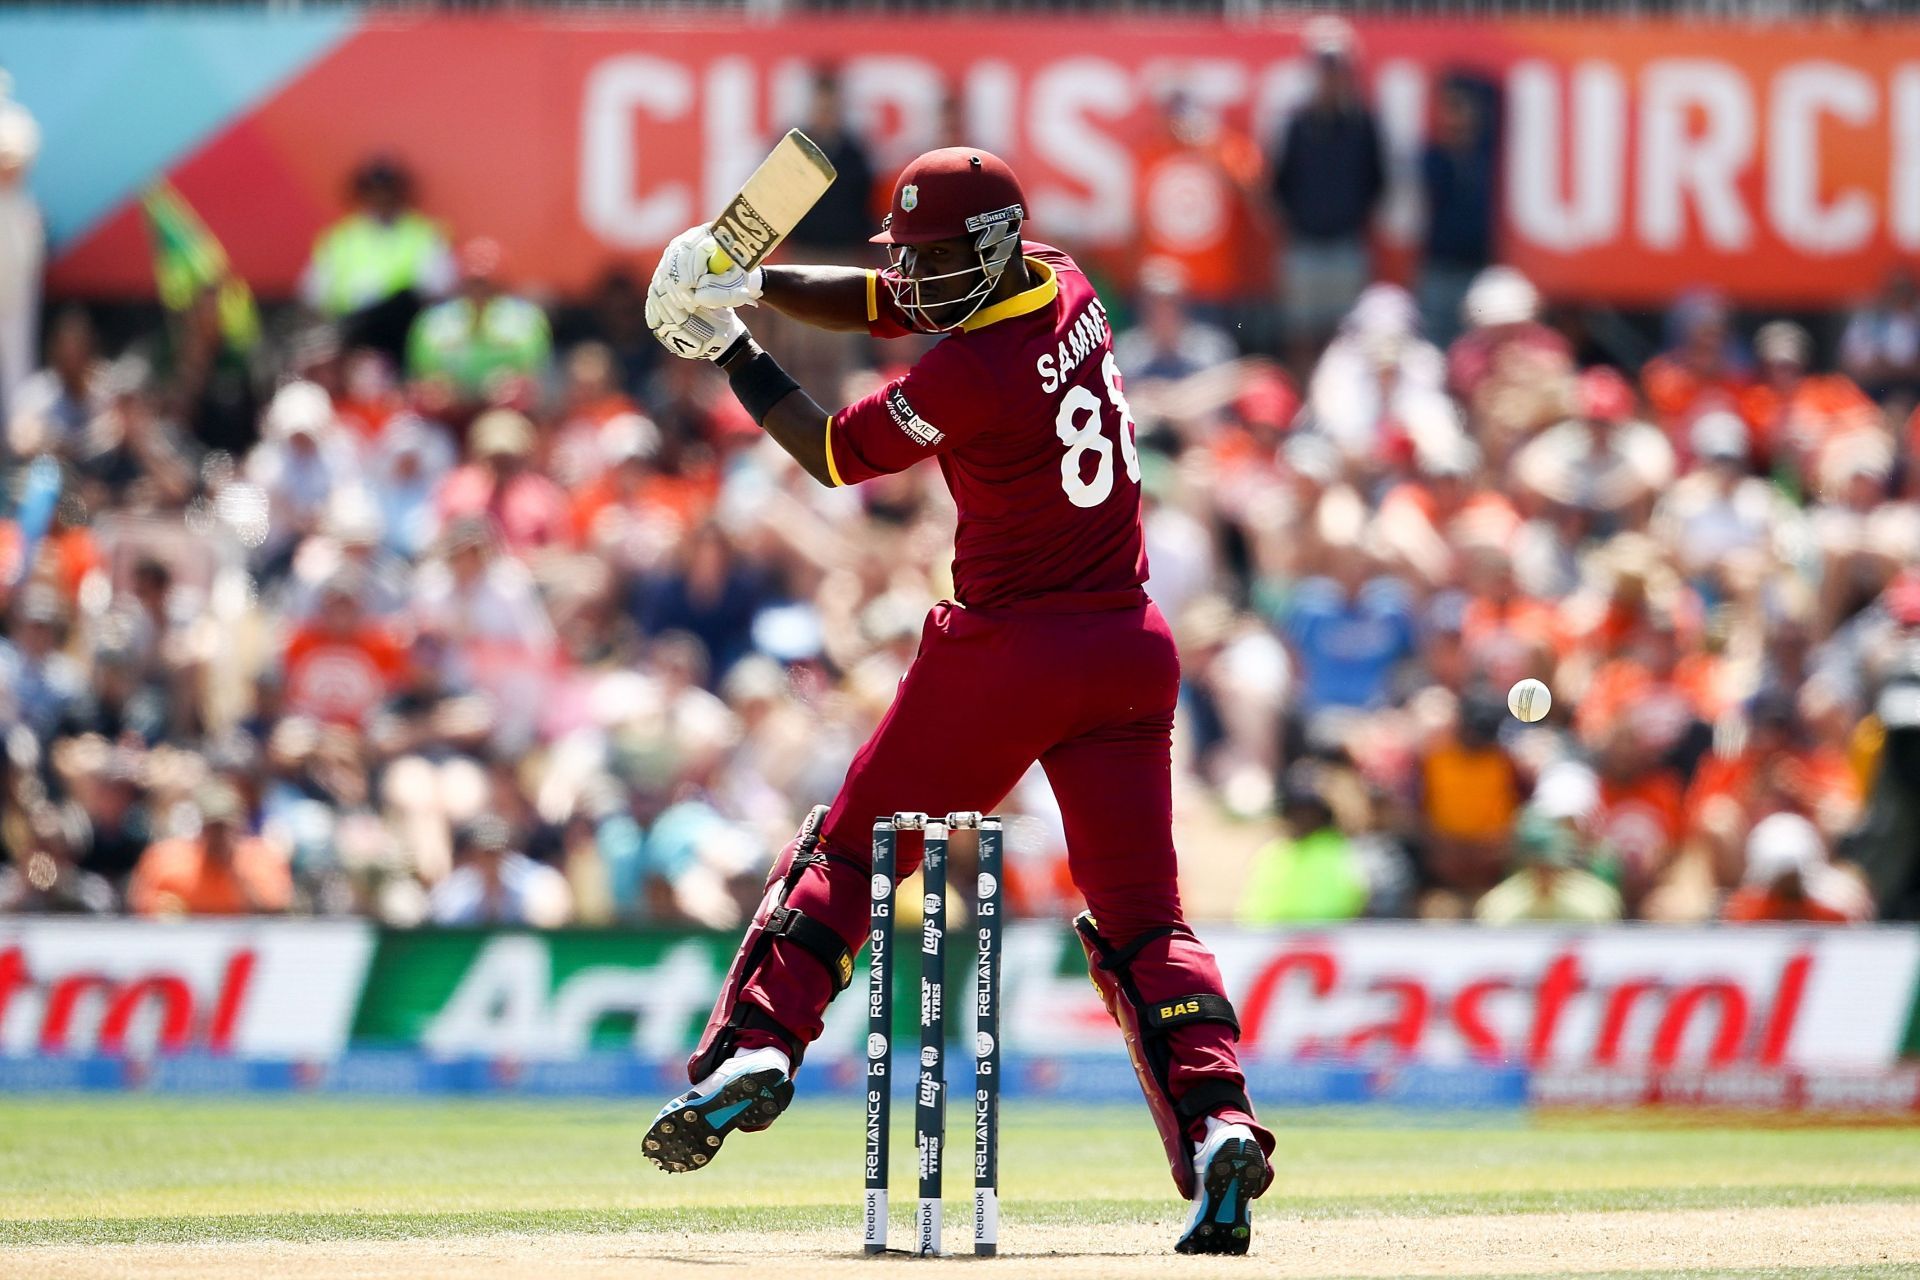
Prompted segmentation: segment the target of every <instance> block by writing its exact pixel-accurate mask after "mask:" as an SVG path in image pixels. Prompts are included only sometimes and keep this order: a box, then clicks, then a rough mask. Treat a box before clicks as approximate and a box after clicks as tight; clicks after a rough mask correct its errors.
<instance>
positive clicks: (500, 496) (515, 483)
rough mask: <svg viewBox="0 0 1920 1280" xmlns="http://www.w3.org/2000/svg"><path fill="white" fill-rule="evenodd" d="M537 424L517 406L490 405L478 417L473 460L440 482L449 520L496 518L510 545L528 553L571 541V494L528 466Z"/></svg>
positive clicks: (444, 519)
mask: <svg viewBox="0 0 1920 1280" xmlns="http://www.w3.org/2000/svg"><path fill="white" fill-rule="evenodd" d="M532 453H533V423H531V422H529V421H528V420H527V416H526V415H525V414H523V413H521V412H520V411H519V410H517V409H489V410H487V412H485V413H483V414H481V415H480V416H479V417H478V418H476V419H474V423H473V435H472V441H471V454H472V457H473V461H471V462H469V463H467V464H466V465H465V466H463V467H461V468H459V469H458V470H457V471H455V472H454V473H453V474H452V475H449V476H448V477H447V478H446V480H445V481H444V482H442V484H441V486H440V496H439V502H438V505H439V508H440V520H441V523H442V524H443V525H450V524H452V523H454V522H455V521H457V520H459V519H461V518H463V517H467V516H486V517H490V518H491V519H492V521H493V524H494V525H495V527H496V528H497V529H498V530H499V532H500V537H501V540H502V541H503V542H505V543H506V545H507V547H508V549H509V550H511V551H513V552H515V553H516V554H520V555H526V554H528V553H530V552H534V551H539V550H541V549H543V548H547V547H555V546H559V545H561V544H562V543H563V542H565V541H567V540H568V538H567V535H568V533H569V532H570V525H569V522H568V520H567V498H566V495H565V494H564V493H562V492H561V491H560V488H559V486H558V485H556V484H554V483H553V481H551V480H549V479H547V478H546V477H545V476H543V475H541V474H540V473H539V472H538V471H535V470H533V469H532V468H531V467H530V466H529V465H528V458H529V455H531V454H532Z"/></svg>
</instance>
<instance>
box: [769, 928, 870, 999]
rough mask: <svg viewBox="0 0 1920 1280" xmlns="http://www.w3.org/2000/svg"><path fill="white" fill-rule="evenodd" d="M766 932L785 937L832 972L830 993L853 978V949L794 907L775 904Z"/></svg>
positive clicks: (836, 992) (838, 990) (836, 990)
mask: <svg viewBox="0 0 1920 1280" xmlns="http://www.w3.org/2000/svg"><path fill="white" fill-rule="evenodd" d="M767 936H768V937H770V938H785V939H787V940H788V941H789V942H793V943H797V944H798V945H799V947H800V949H801V950H803V951H805V952H807V953H808V954H810V955H812V956H813V958H814V959H816V960H818V961H819V962H820V963H821V964H823V965H825V966H826V967H827V972H828V973H830V974H832V975H833V981H834V994H836V995H838V994H839V993H840V992H842V991H845V990H846V989H847V985H848V984H849V983H851V982H852V981H853V952H851V951H849V950H848V949H847V944H846V943H844V942H842V941H841V940H840V935H839V934H837V933H835V932H834V931H833V930H831V929H829V928H828V927H827V926H826V925H823V924H821V923H820V922H819V921H818V920H814V919H811V918H809V917H808V916H806V915H805V914H803V913H802V912H801V911H799V910H798V909H797V908H794V907H775V908H774V909H773V911H772V912H771V913H770V914H769V915H768V916H767Z"/></svg>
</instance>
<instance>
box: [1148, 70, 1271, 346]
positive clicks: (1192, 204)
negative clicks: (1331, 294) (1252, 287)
mask: <svg viewBox="0 0 1920 1280" xmlns="http://www.w3.org/2000/svg"><path fill="white" fill-rule="evenodd" d="M1158 126H1159V127H1158V128H1156V129H1155V130H1154V133H1153V136H1152V137H1150V138H1148V139H1146V140H1145V141H1144V145H1143V146H1141V147H1140V148H1139V149H1138V150H1137V151H1136V153H1135V154H1136V164H1137V166H1138V167H1137V169H1136V170H1135V172H1136V174H1137V175H1138V176H1137V178H1136V182H1137V187H1136V189H1137V190H1138V192H1139V207H1138V217H1137V223H1136V225H1137V226H1138V227H1139V238H1138V239H1137V240H1136V241H1135V242H1134V243H1132V244H1130V245H1129V246H1128V257H1129V259H1130V260H1131V262H1133V263H1143V262H1147V261H1151V260H1154V259H1159V260H1162V261H1166V262H1171V263H1173V264H1174V265H1175V266H1177V268H1178V270H1179V274H1180V278H1181V280H1182V282H1183V284H1184V286H1185V292H1186V294H1187V296H1188V297H1190V298H1191V299H1192V300H1193V301H1194V302H1196V303H1199V304H1200V305H1201V306H1203V307H1206V308H1208V309H1209V310H1210V312H1211V314H1213V315H1215V316H1218V315H1221V314H1223V312H1222V308H1224V307H1226V306H1228V305H1231V304H1233V303H1238V302H1245V301H1246V300H1247V292H1248V291H1247V282H1248V281H1249V280H1265V279H1266V278H1267V273H1268V271H1269V270H1270V267H1269V264H1268V261H1267V258H1268V254H1269V252H1270V250H1271V248H1272V236H1271V234H1270V233H1269V229H1268V226H1267V225H1266V223H1265V221H1264V220H1263V219H1262V218H1261V216H1260V214H1259V213H1257V212H1256V207H1257V204H1258V200H1257V196H1258V194H1259V187H1260V176H1261V171H1262V168H1263V162H1262V159H1261V156H1260V148H1259V147H1258V146H1256V145H1255V144H1254V141H1253V139H1251V138H1249V137H1247V136H1246V135H1245V134H1243V133H1240V132H1239V131H1237V130H1235V129H1233V128H1231V127H1229V126H1228V125H1226V124H1225V123H1224V122H1223V121H1222V120H1221V119H1220V118H1219V115H1218V114H1217V113H1216V112H1215V111H1213V110H1211V109H1209V108H1208V107H1206V106H1204V105H1203V104H1201V103H1200V102H1198V101H1196V100H1195V99H1194V97H1193V95H1192V94H1190V93H1186V92H1184V91H1175V92H1174V93H1171V94H1169V95H1168V96H1167V98H1166V101H1165V103H1164V105H1163V108H1162V111H1161V118H1160V120H1159V121H1158Z"/></svg>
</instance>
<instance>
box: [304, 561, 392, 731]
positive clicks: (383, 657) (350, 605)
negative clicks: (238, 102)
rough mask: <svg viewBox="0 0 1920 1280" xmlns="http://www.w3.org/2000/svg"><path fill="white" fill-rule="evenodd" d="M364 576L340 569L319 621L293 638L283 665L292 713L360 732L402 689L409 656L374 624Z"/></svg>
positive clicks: (324, 596) (323, 598)
mask: <svg viewBox="0 0 1920 1280" xmlns="http://www.w3.org/2000/svg"><path fill="white" fill-rule="evenodd" d="M364 589H365V581H364V579H363V578H362V577H361V575H360V573H359V571H357V570H355V569H351V568H347V569H340V570H337V571H336V572H335V573H334V574H333V576H332V577H330V578H328V579H327V581H326V584H325V585H324V586H322V587H321V589H320V600H319V608H318V610H317V611H316V613H315V615H314V617H313V618H312V619H311V620H310V621H308V622H307V623H306V624H305V625H303V626H301V627H300V628H299V630H297V631H295V632H294V633H293V636H292V638H291V639H289V640H288V642H287V650H286V655H285V658H284V660H283V667H284V671H285V688H286V709H287V711H288V712H290V713H292V714H294V715H304V716H312V717H313V718H314V719H316V720H322V721H325V722H326V723H328V724H339V725H348V726H351V727H354V728H359V727H361V726H363V725H365V724H366V722H367V717H368V716H370V715H372V714H373V713H374V712H375V711H377V710H378V709H379V707H380V705H381V703H383V702H385V701H386V699H387V696H388V695H389V694H390V693H391V692H392V691H393V690H394V689H395V688H396V687H397V686H398V685H399V683H400V678H401V676H402V675H404V674H405V672H406V664H407V651H406V648H405V646H403V645H402V644H401V643H400V642H399V641H398V640H396V639H394V637H393V636H391V635H389V634H387V632H386V631H385V630H384V629H382V628H380V627H378V626H376V625H374V624H372V623H370V622H368V621H367V618H366V613H365V610H364V609H363V608H362V606H361V603H360V599H361V592H362V591H363V590H364Z"/></svg>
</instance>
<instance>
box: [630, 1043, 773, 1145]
mask: <svg viewBox="0 0 1920 1280" xmlns="http://www.w3.org/2000/svg"><path fill="white" fill-rule="evenodd" d="M791 1069H792V1063H791V1062H789V1061H788V1059H787V1055H786V1054H784V1053H782V1052H780V1051H779V1050H778V1049H755V1050H753V1051H752V1052H751V1053H743V1054H740V1055H738V1056H736V1057H732V1058H729V1059H727V1060H726V1061H725V1062H723V1063H721V1064H720V1065H719V1067H717V1068H716V1069H715V1070H714V1072H713V1074H712V1075H710V1076H708V1077H707V1078H706V1079H705V1080H702V1081H701V1082H700V1083H699V1084H697V1085H695V1086H693V1088H691V1089H689V1090H687V1091H686V1092H685V1093H683V1094H681V1095H680V1096H679V1097H677V1098H675V1099H674V1100H673V1101H672V1102H669V1103H668V1104H667V1105H666V1106H664V1107H662V1108H660V1114H659V1115H657V1116H655V1117H654V1118H653V1127H652V1128H650V1129H648V1130H647V1136H646V1139H645V1140H644V1143H643V1149H644V1150H645V1151H646V1154H647V1159H649V1160H651V1161H653V1162H654V1163H655V1164H657V1165H659V1166H660V1168H661V1169H663V1170H664V1171H666V1172H667V1173H686V1172H688V1171H689V1170H692V1169H701V1168H705V1167H706V1165H707V1164H708V1163H709V1162H711V1161H712V1160H713V1158H714V1156H716V1155H718V1154H719V1152H720V1144H721V1142H723V1141H725V1139H726V1136H727V1135H728V1134H729V1133H732V1132H733V1131H734V1130H735V1129H744V1130H748V1131H750V1132H751V1131H758V1130H760V1129H764V1128H766V1127H767V1126H768V1125H770V1124H772V1123H773V1122H774V1119H775V1118H776V1117H777V1116H779V1114H780V1113H781V1112H782V1111H785V1110H786V1109H787V1104H788V1103H789V1102H792V1101H793V1081H792V1079H790V1078H789V1075H788V1073H789V1071H790V1070H791Z"/></svg>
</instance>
